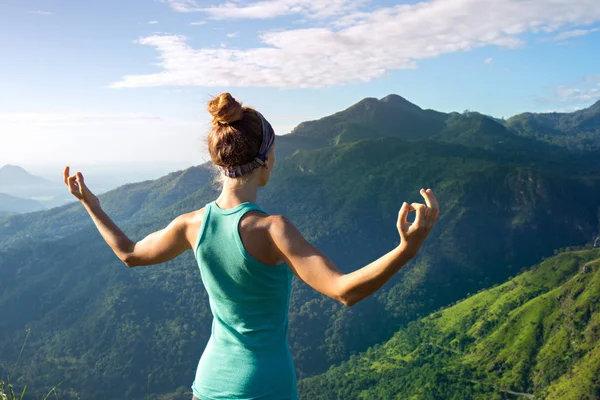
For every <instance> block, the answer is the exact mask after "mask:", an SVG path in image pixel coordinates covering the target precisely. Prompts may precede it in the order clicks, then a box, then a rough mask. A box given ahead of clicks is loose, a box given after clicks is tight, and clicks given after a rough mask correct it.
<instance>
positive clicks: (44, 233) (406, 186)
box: [0, 96, 600, 400]
mask: <svg viewBox="0 0 600 400" xmlns="http://www.w3.org/2000/svg"><path fill="white" fill-rule="evenodd" d="M386 110H387V111H386ZM393 110H395V115H394V112H392V111H393ZM339 114H340V113H338V114H335V115H333V116H331V117H327V118H324V119H322V120H319V121H316V123H318V124H321V125H322V126H321V127H318V126H317V125H318V124H317V125H314V124H313V125H311V123H306V124H301V125H300V126H299V127H298V128H297V129H296V130H294V132H293V133H291V134H290V135H286V136H282V137H278V138H277V152H278V161H277V165H276V167H275V170H274V172H273V175H272V182H271V183H270V184H269V186H267V187H266V188H264V189H262V190H261V193H260V196H259V202H260V203H261V205H262V206H263V207H264V208H265V209H266V210H267V211H269V212H271V213H281V214H285V215H286V216H288V217H289V218H290V219H291V220H292V221H293V222H294V223H296V224H297V225H298V227H299V228H300V230H301V231H302V232H303V233H304V235H305V236H306V237H307V238H308V239H309V240H310V241H312V242H313V243H314V244H315V245H316V246H317V247H319V248H320V249H321V250H322V251H324V252H325V253H326V254H327V255H328V256H330V258H332V260H333V261H334V262H335V263H336V264H337V265H338V266H339V267H340V268H341V269H342V270H344V271H350V270H354V269H356V268H359V267H361V266H363V265H365V264H367V263H369V262H370V261H372V260H373V259H375V258H377V257H379V256H381V255H382V254H383V253H385V252H387V251H389V250H390V249H391V248H392V246H394V245H395V244H397V241H398V234H397V231H396V227H395V223H396V218H397V212H398V209H399V207H400V205H401V203H402V202H403V201H409V202H413V201H422V198H421V197H420V196H419V195H418V190H419V189H420V188H421V187H431V188H433V189H434V191H435V193H436V196H437V197H438V199H439V202H440V206H441V209H442V214H441V216H440V219H439V221H438V225H437V226H436V229H435V230H434V231H433V232H432V234H431V237H430V238H429V239H428V241H427V243H426V246H425V247H424V248H423V249H422V251H421V252H420V255H419V257H418V258H416V259H415V260H414V261H413V262H411V263H410V264H409V265H408V266H407V267H405V268H404V269H403V270H402V271H401V272H400V273H399V274H398V275H397V276H396V277H395V278H394V279H393V280H392V281H391V282H389V283H388V284H387V285H386V286H385V287H384V288H383V289H382V290H381V291H380V292H378V293H377V294H376V295H375V296H372V297H371V298H369V299H366V300H365V301H364V302H361V303H359V304H357V305H356V306H354V307H352V308H348V307H343V306H341V305H340V304H337V303H335V302H333V301H331V300H330V299H328V298H325V297H324V296H322V295H320V294H318V293H316V292H315V291H314V290H313V289H311V288H309V287H307V286H306V285H305V284H303V283H302V282H300V281H299V280H295V281H294V289H293V295H292V301H291V308H290V344H291V346H292V353H293V356H294V360H295V363H296V367H297V372H298V376H299V377H307V376H311V375H315V374H318V373H322V372H325V371H326V370H327V368H329V367H330V366H331V365H334V364H337V363H340V362H342V361H345V360H347V359H348V358H349V357H350V356H351V355H352V354H356V353H358V352H361V351H364V350H366V349H367V348H369V347H370V346H373V345H375V344H377V343H380V342H382V341H385V340H388V339H389V338H390V337H391V336H392V335H393V334H394V332H396V331H397V330H398V329H399V328H401V327H403V326H406V324H408V323H409V322H411V321H414V320H416V319H419V318H421V317H422V316H424V315H427V314H429V313H431V312H433V311H435V310H437V309H439V308H440V307H442V306H445V305H447V304H450V303H452V302H454V301H456V300H458V299H461V298H464V297H465V296H467V295H468V294H469V293H475V292H476V291H478V290H480V289H482V288H486V287H490V286H492V285H494V284H496V283H500V282H504V281H505V280H506V279H507V278H508V277H510V276H514V275H515V274H516V273H517V272H518V271H519V270H520V269H521V268H523V267H524V266H527V265H531V264H533V263H535V262H537V261H538V260H539V259H540V258H541V257H543V256H548V255H551V254H552V253H553V251H554V250H555V249H557V248H559V247H562V246H566V245H581V244H584V243H587V242H588V241H589V240H590V238H591V237H593V235H595V234H597V232H598V230H599V223H600V221H599V219H600V216H599V212H598V211H599V204H598V201H597V199H598V198H600V166H598V164H597V163H594V162H592V161H590V160H591V158H586V156H584V155H582V156H579V157H572V154H571V153H570V152H568V151H567V150H565V149H563V148H560V147H556V146H550V145H548V144H546V143H543V142H540V141H537V140H534V139H530V138H521V137H519V136H518V135H516V134H514V133H512V132H511V131H509V130H507V129H505V128H504V127H503V126H502V125H501V124H498V123H497V122H496V121H494V120H492V119H490V118H487V117H482V116H480V115H479V114H476V113H464V114H443V113H437V112H435V111H431V110H421V109H420V108H419V107H417V106H414V105H411V104H410V103H408V102H407V101H405V100H404V99H402V98H400V97H399V96H388V97H387V98H384V99H382V100H374V99H366V100H365V101H362V102H360V103H358V104H357V105H355V106H353V107H350V108H349V109H347V110H345V111H343V112H342V113H341V114H342V116H340V115H339ZM386 118H387V119H386ZM345 119H346V120H347V121H349V122H348V123H345V122H344V121H345ZM428 119H429V121H428ZM324 121H325V122H324ZM328 121H329V122H328ZM394 121H396V122H397V121H405V125H404V126H405V127H408V125H410V124H413V125H412V126H413V127H412V128H410V129H408V128H407V129H404V128H402V129H400V128H399V127H398V125H397V124H395V122H394ZM409 122H410V124H409ZM352 124H358V125H360V126H364V127H365V129H364V130H358V129H356V130H354V131H352V132H351V130H352V129H355V128H352V129H351V128H349V126H351V125H352ZM428 124H429V125H428ZM311 126H312V128H311ZM352 126H354V127H356V126H355V125H352ZM367 127H370V128H369V129H367ZM427 127H429V128H430V130H428V131H427V130H426V128H427ZM309 128H310V129H309ZM396 128H398V129H396ZM429 128H428V129H429ZM467 128H468V129H467ZM395 129H396V130H397V131H398V132H396V131H395ZM419 129H423V131H419ZM345 135H346V136H345ZM419 135H422V136H419ZM499 135H505V136H506V137H507V138H508V137H510V138H511V139H510V140H508V141H507V143H509V144H510V147H505V146H503V144H504V143H497V142H498V139H499ZM505 136H502V138H505ZM345 138H347V139H348V140H346V139H345ZM349 138H352V140H354V141H350V139H349ZM336 143H337V144H336ZM286 146H287V147H286ZM528 150H529V151H528ZM280 152H282V153H283V154H280ZM286 152H287V153H286ZM519 152H522V153H519ZM520 154H527V155H528V156H527V157H525V156H521V155H520ZM83 172H84V173H85V171H83ZM211 179H212V172H211V170H210V169H209V168H208V167H207V166H206V165H202V166H197V167H192V168H189V169H186V170H184V171H177V172H174V173H172V174H169V175H167V176H165V177H163V178H160V179H158V180H154V181H146V182H140V183H136V184H130V185H125V186H123V187H120V188H118V189H116V190H114V191H111V192H109V193H106V194H104V195H102V196H100V199H101V203H102V205H103V207H104V208H105V210H106V211H107V212H108V214H109V215H111V217H113V218H114V219H115V220H116V221H117V222H118V223H119V224H120V226H121V227H122V228H123V230H124V231H125V232H126V233H128V234H129V235H130V237H132V238H133V239H141V238H143V237H144V236H145V235H147V234H148V233H150V232H152V231H155V230H157V229H160V228H162V227H164V226H166V224H167V223H168V222H169V221H170V220H171V219H172V218H174V217H175V216H177V215H179V214H181V213H184V212H189V211H191V210H194V209H198V208H201V207H202V206H204V204H206V203H207V202H209V201H211V200H213V199H214V198H215V197H216V195H217V192H216V191H215V188H214V186H213V185H212V184H211ZM92 189H93V188H92ZM315 221H318V223H316V222H315ZM0 249H2V250H0V282H1V283H2V284H1V285H0V309H1V310H3V318H2V319H0V368H1V366H6V367H8V366H10V365H12V363H13V362H14V360H16V358H17V356H18V351H19V349H20V347H21V343H22V340H23V337H24V332H25V329H26V328H30V329H31V335H30V337H29V340H28V343H27V346H26V349H25V352H24V354H23V357H22V361H21V365H20V368H19V372H18V375H19V376H20V377H21V378H20V379H22V382H23V383H27V384H28V385H29V386H28V387H29V389H28V391H29V393H30V394H31V395H32V396H33V395H35V393H38V394H41V393H45V392H44V390H46V391H47V390H48V389H49V388H51V387H53V386H54V385H56V384H57V383H59V382H63V381H64V382H63V383H62V384H61V387H60V388H61V389H60V390H61V391H60V395H61V397H60V398H61V399H62V400H65V399H66V400H69V399H71V398H77V396H79V397H85V398H89V399H92V400H93V399H105V398H126V399H141V398H144V397H145V395H146V394H150V395H152V396H158V395H159V394H161V393H169V392H173V391H174V390H175V389H176V388H181V389H180V391H185V389H186V388H188V387H189V385H190V384H191V381H192V379H193V371H194V370H195V367H196V364H197V362H198V359H199V357H200V355H201V352H202V349H203V348H204V346H205V344H206V341H207V340H208V337H209V335H210V321H211V315H210V311H209V308H208V302H207V297H206V293H205V291H204V290H203V288H202V283H201V281H200V276H199V273H198V271H197V266H196V265H195V261H194V260H193V257H192V254H191V252H188V253H186V254H184V255H183V256H181V257H179V258H178V259H176V260H174V261H171V262H169V263H166V264H164V265H161V266H152V267H147V268H137V269H133V270H130V269H127V268H126V267H125V266H124V265H123V264H122V263H120V262H119V261H118V260H116V258H115V256H114V254H113V253H112V251H111V250H110V249H109V248H108V246H107V245H106V244H105V243H104V242H103V241H102V239H101V237H100V236H99V234H98V233H97V232H96V230H95V228H94V226H93V225H92V223H91V221H90V220H89V217H88V216H87V215H86V214H85V213H84V211H83V208H82V207H81V205H79V204H76V203H75V204H70V205H66V206H62V207H58V208H55V209H52V210H48V211H43V212H38V213H32V214H25V215H17V216H12V217H9V218H7V219H4V220H0ZM0 375H1V371H0ZM156 398H158V397H156Z"/></svg>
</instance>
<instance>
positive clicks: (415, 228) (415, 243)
mask: <svg viewBox="0 0 600 400" xmlns="http://www.w3.org/2000/svg"><path fill="white" fill-rule="evenodd" d="M420 193H421V196H423V198H424V199H425V203H426V205H425V204H421V203H412V204H410V205H409V204H408V203H406V202H405V203H403V204H402V208H401V209H400V212H399V213H398V223H397V227H398V232H399V233H400V239H401V242H400V245H401V246H404V247H405V248H406V249H407V250H408V251H410V252H412V253H413V254H417V252H418V251H419V249H420V248H421V245H422V244H423V242H424V241H425V238H427V235H429V232H430V231H431V229H432V228H433V225H434V224H435V221H436V220H437V217H438V215H439V211H440V210H439V206H438V202H437V200H436V198H435V196H434V195H433V192H432V191H431V189H427V190H425V189H421V192H420ZM409 211H416V213H417V215H416V217H415V220H414V222H413V223H412V224H411V223H410V222H408V221H407V219H406V218H407V216H408V213H409Z"/></svg>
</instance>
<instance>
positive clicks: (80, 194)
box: [63, 166, 100, 207]
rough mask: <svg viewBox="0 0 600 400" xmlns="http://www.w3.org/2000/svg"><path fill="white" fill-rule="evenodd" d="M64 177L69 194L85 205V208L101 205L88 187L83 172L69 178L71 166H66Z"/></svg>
mask: <svg viewBox="0 0 600 400" xmlns="http://www.w3.org/2000/svg"><path fill="white" fill-rule="evenodd" d="M63 177H64V182H65V185H67V187H68V188H69V192H71V194H72V195H73V196H75V197H76V198H77V200H79V201H80V202H81V203H83V205H84V206H88V207H92V206H99V205H100V200H98V198H97V197H96V196H95V195H94V194H93V193H92V192H91V191H90V189H88V187H87V186H86V184H85V182H84V180H83V174H82V173H81V172H77V173H76V174H75V175H71V176H69V166H66V167H65V170H64V172H63Z"/></svg>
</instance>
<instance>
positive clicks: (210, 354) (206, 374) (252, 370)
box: [192, 200, 298, 400]
mask: <svg viewBox="0 0 600 400" xmlns="http://www.w3.org/2000/svg"><path fill="white" fill-rule="evenodd" d="M252 210H257V211H260V212H262V213H264V214H267V213H266V212H265V211H264V210H263V209H262V208H261V207H260V206H258V205H257V204H255V203H251V202H246V203H242V204H239V205H238V206H236V207H234V208H231V209H228V210H224V209H221V208H219V206H218V205H217V204H216V200H215V201H212V202H210V203H208V204H207V205H206V207H205V211H204V216H203V220H202V227H201V230H200V233H199V235H198V239H197V243H196V246H195V247H194V252H195V256H196V260H197V262H198V267H199V268H200V274H201V277H202V282H203V284H204V287H205V288H206V291H207V292H208V297H209V303H210V309H211V311H212V314H213V321H212V331H211V336H210V339H209V341H208V344H207V345H206V348H205V350H204V352H203V353H202V357H201V358H200V362H199V363H198V369H197V371H196V378H195V380H194V383H193V384H192V390H193V392H194V395H195V396H196V397H198V398H199V399H200V400H217V399H219V400H220V399H228V400H232V399H235V400H238V399H239V400H241V399H243V400H254V399H256V400H258V399H261V400H284V399H285V400H288V399H292V400H298V389H297V386H296V373H295V370H294V362H293V360H292V356H291V353H290V347H289V343H288V338H287V334H288V309H289V303H290V292H291V287H292V275H293V273H292V271H291V270H290V268H288V266H287V265H286V264H280V265H277V266H270V265H267V264H264V263H262V262H260V261H258V260H257V259H256V258H254V257H252V256H251V255H250V254H249V253H248V252H247V251H246V249H245V248H244V245H243V243H242V240H241V238H240V234H239V231H238V226H239V222H240V219H241V218H242V216H243V215H244V214H246V213H247V212H248V211H252Z"/></svg>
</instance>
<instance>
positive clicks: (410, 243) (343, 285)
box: [271, 189, 439, 306]
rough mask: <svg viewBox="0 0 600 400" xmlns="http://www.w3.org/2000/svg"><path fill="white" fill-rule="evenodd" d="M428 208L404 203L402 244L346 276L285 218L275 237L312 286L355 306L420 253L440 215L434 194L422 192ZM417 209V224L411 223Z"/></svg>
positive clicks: (280, 220)
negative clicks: (409, 219) (412, 214)
mask: <svg viewBox="0 0 600 400" xmlns="http://www.w3.org/2000/svg"><path fill="white" fill-rule="evenodd" d="M421 195H422V196H423V197H424V198H425V202H426V204H427V205H424V204H420V203H413V204H412V205H409V204H408V203H404V204H403V205H402V208H401V209H400V212H399V214H398V223H397V227H398V232H399V233H400V238H401V241H400V245H398V246H397V247H396V248H395V249H393V250H392V251H390V252H389V253H387V254H385V255H384V256H382V257H380V258H378V259H377V260H375V261H373V262H372V263H370V264H368V265H366V266H364V267H362V268H360V269H358V270H356V271H354V272H352V273H349V274H344V273H342V272H341V271H340V270H339V269H338V268H337V267H336V266H335V265H334V264H333V262H332V261H331V260H330V259H329V258H328V257H327V256H325V255H324V254H323V253H321V252H320V251H319V250H318V249H317V248H316V247H314V246H313V245H312V244H310V243H309V242H308V241H306V239H304V237H303V236H302V234H301V233H300V231H299V230H298V229H297V228H296V227H295V226H294V225H293V224H292V223H291V222H290V221H289V220H287V218H285V217H282V216H273V218H274V219H273V223H272V225H271V226H272V228H271V229H272V232H271V236H272V238H273V242H274V244H275V247H276V249H277V251H278V252H279V255H280V257H281V258H282V259H283V260H284V261H285V262H286V264H287V265H288V266H289V267H290V268H291V269H292V271H293V272H294V273H295V274H296V276H298V277H299V278H300V279H302V280H303V281H304V282H306V283H307V284H308V285H309V286H311V287H313V288H314V289H316V290H318V291H319V292H321V293H323V294H324V295H326V296H328V297H331V298H332V299H334V300H337V301H340V302H341V303H343V304H344V305H347V306H352V305H354V304H356V303H358V302H359V301H361V300H363V299H364V298H366V297H368V296H370V295H371V294H373V293H375V292H376V291H377V290H378V289H379V288H380V287H381V286H383V285H384V284H385V283H386V282H387V281H388V280H389V279H390V278H391V277H392V276H394V274H396V272H398V271H399V270H400V269H401V268H402V267H403V266H404V265H405V264H406V263H407V262H408V261H410V260H411V259H412V258H413V257H414V256H415V255H416V254H417V253H418V251H419V248H420V247H421V245H422V244H423V241H424V240H425V238H426V237H427V235H428V234H429V232H430V231H431V229H432V228H433V225H434V224H435V221H436V220H437V217H438V214H439V208H438V203H437V200H436V199H435V196H434V195H433V192H432V191H431V190H430V189H428V190H427V191H425V190H423V189H422V190H421ZM411 210H415V211H416V217H415V221H414V222H413V223H412V224H411V223H409V222H408V221H407V216H408V213H409V211H411Z"/></svg>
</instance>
